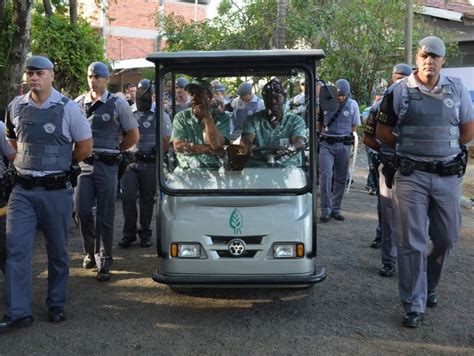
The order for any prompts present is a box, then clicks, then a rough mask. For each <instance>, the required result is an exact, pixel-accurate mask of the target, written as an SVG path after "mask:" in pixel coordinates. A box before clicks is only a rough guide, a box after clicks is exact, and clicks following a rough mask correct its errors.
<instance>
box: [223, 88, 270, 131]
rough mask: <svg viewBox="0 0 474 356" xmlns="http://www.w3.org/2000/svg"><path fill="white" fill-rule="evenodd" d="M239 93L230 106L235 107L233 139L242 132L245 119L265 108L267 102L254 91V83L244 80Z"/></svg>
mask: <svg viewBox="0 0 474 356" xmlns="http://www.w3.org/2000/svg"><path fill="white" fill-rule="evenodd" d="M237 94H238V95H239V96H238V97H237V98H234V100H232V101H231V103H230V106H231V107H232V109H233V113H234V118H233V121H232V123H233V127H234V129H233V130H232V133H231V139H236V138H238V137H239V136H240V134H241V133H242V128H243V126H244V123H245V121H247V119H248V118H249V117H250V116H252V115H253V114H255V113H256V112H259V111H262V110H265V104H264V102H263V100H262V99H260V98H259V97H257V96H256V95H255V94H254V93H253V92H252V84H251V83H248V82H244V83H242V84H240V86H239V89H238V91H237Z"/></svg>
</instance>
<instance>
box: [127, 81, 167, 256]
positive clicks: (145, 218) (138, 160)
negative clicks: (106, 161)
mask: <svg viewBox="0 0 474 356" xmlns="http://www.w3.org/2000/svg"><path fill="white" fill-rule="evenodd" d="M154 94H155V86H154V84H153V83H152V82H151V81H150V80H148V79H142V80H140V82H138V90H137V110H136V111H134V113H133V114H134V115H135V118H136V119H137V121H138V125H139V126H138V129H139V131H140V140H138V142H137V143H136V144H135V145H134V146H133V147H132V148H131V149H130V150H129V152H128V154H129V155H132V156H133V159H132V162H133V163H131V164H130V165H129V166H128V168H127V170H126V171H125V173H124V175H123V177H122V179H121V181H120V184H121V187H122V191H123V194H122V211H123V219H124V223H123V238H122V240H121V241H120V242H119V243H118V245H119V246H120V247H122V248H128V247H129V246H130V245H131V244H132V243H133V242H134V241H135V240H136V239H137V235H138V237H139V238H140V246H141V247H150V246H151V234H152V230H151V228H150V225H151V219H152V217H153V206H154V204H155V196H156V158H157V156H156V155H157V154H162V152H166V151H167V149H168V147H167V143H168V140H169V138H170V136H171V121H170V118H169V115H168V114H167V113H166V112H164V111H163V112H162V117H163V123H162V126H163V134H164V137H163V146H165V147H163V150H157V147H156V115H155V103H154V101H153V97H154ZM137 200H138V201H139V204H138V205H139V209H137ZM139 216H140V218H138V217H139ZM137 222H139V224H140V227H139V228H138V229H137Z"/></svg>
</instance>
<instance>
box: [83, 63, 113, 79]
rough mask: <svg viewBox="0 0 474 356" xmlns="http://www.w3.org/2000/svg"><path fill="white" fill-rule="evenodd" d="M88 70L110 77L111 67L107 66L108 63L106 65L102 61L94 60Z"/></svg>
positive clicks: (100, 75)
mask: <svg viewBox="0 0 474 356" xmlns="http://www.w3.org/2000/svg"><path fill="white" fill-rule="evenodd" d="M87 70H88V71H89V72H91V73H94V74H95V75H97V76H99V77H102V78H108V77H109V69H108V68H107V65H105V64H104V63H102V62H93V63H91V64H90V65H89V68H87Z"/></svg>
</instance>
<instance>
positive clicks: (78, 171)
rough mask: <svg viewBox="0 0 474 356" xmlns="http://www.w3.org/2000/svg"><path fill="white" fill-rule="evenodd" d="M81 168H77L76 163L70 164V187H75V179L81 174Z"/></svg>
mask: <svg viewBox="0 0 474 356" xmlns="http://www.w3.org/2000/svg"><path fill="white" fill-rule="evenodd" d="M81 171H82V170H81V167H79V164H78V163H77V162H74V163H72V164H71V167H70V168H69V172H68V175H69V181H70V182H71V185H72V186H73V187H75V186H76V185H77V177H79V175H80V174H81Z"/></svg>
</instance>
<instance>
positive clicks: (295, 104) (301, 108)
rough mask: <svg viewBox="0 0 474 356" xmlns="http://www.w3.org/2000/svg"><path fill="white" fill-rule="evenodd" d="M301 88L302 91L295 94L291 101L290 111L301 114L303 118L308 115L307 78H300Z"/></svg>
mask: <svg viewBox="0 0 474 356" xmlns="http://www.w3.org/2000/svg"><path fill="white" fill-rule="evenodd" d="M300 90H301V92H300V93H299V94H298V95H296V96H294V97H293V98H292V99H291V101H290V111H291V112H292V113H293V114H295V115H299V116H301V117H302V118H305V116H306V102H305V80H304V78H303V79H301V80H300Z"/></svg>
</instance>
